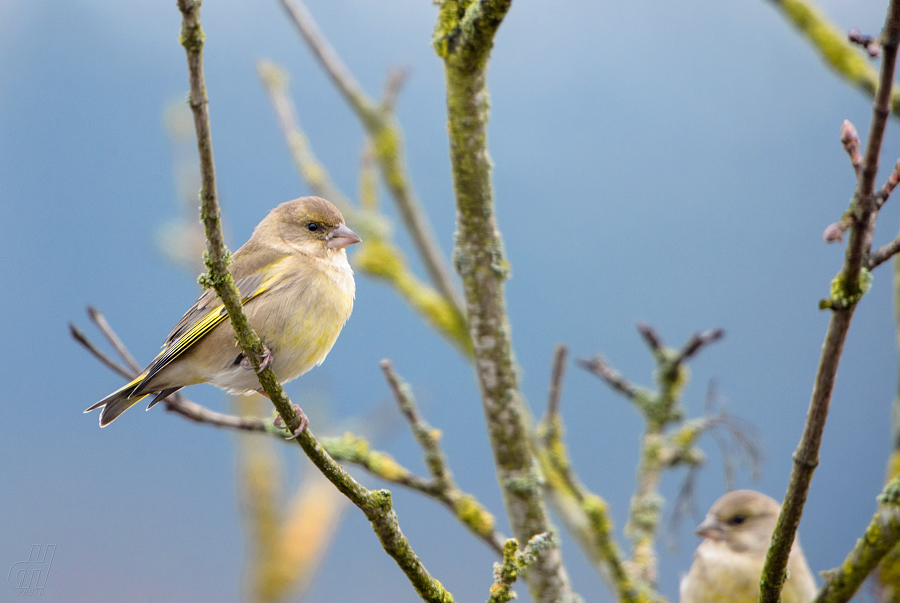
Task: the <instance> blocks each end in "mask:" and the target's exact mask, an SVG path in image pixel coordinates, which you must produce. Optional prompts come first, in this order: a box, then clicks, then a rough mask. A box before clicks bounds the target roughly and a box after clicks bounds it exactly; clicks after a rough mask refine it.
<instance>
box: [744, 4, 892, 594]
mask: <svg viewBox="0 0 900 603" xmlns="http://www.w3.org/2000/svg"><path fill="white" fill-rule="evenodd" d="M881 40H882V45H883V48H884V58H883V60H882V65H881V77H880V80H879V84H878V90H877V91H876V93H875V103H874V104H873V108H872V123H871V125H870V127H869V136H868V140H867V141H866V151H865V153H864V155H863V165H862V169H861V170H860V177H859V183H858V185H857V187H856V192H855V194H854V197H853V202H852V205H851V211H853V213H854V214H855V217H856V220H855V223H854V224H853V226H852V227H851V228H850V239H849V241H848V243H847V250H846V254H845V257H844V265H843V267H842V268H841V271H840V273H839V274H838V276H837V277H836V278H835V281H834V282H833V283H832V295H831V299H830V300H827V302H826V303H825V304H823V305H825V306H826V307H830V309H831V310H832V312H831V320H830V322H829V324H828V331H827V332H826V334H825V342H824V344H823V346H822V354H821V356H820V359H819V367H818V369H817V371H816V379H815V384H814V386H813V392H812V397H811V399H810V403H809V411H808V413H807V416H806V425H805V426H804V429H803V435H802V436H801V438H800V443H799V445H798V447H797V450H796V452H794V457H793V458H794V465H793V468H792V470H791V477H790V480H789V482H788V487H787V492H786V494H785V497H784V502H783V503H782V506H781V513H780V514H779V516H778V523H777V524H776V527H775V531H774V533H773V534H772V545H771V546H770V548H769V552H768V555H767V556H766V562H765V565H764V567H763V572H762V576H761V578H760V602H761V603H778V601H779V600H780V597H781V589H782V587H783V585H784V581H785V577H786V572H787V561H788V555H789V554H790V551H791V546H792V544H793V542H794V538H795V536H796V533H797V526H798V525H799V524H800V518H801V517H802V514H803V506H804V503H805V502H806V496H807V493H808V492H809V485H810V482H811V481H812V476H813V472H814V471H815V468H816V466H817V465H818V463H819V447H820V446H821V443H822V433H823V431H824V429H825V420H826V418H827V416H828V407H829V405H830V403H831V395H832V392H833V389H834V382H835V378H836V377H837V369H838V365H839V363H840V359H841V354H842V352H843V347H844V342H845V340H846V337H847V331H848V330H849V328H850V321H851V319H852V317H853V312H854V310H855V309H856V305H857V303H858V302H859V300H860V299H861V298H862V296H863V294H864V293H865V291H866V290H867V288H868V279H870V275H869V274H868V271H863V270H862V268H863V261H864V259H865V255H866V253H868V251H869V247H870V246H871V244H872V233H873V231H874V228H875V220H876V218H877V206H876V199H875V177H876V175H877V173H878V156H879V154H880V152H881V144H882V140H883V137H884V131H885V127H886V125H887V118H888V116H889V115H890V101H891V84H892V81H893V77H894V68H895V66H896V61H897V46H898V43H900V0H892V1H891V3H890V6H889V8H888V14H887V17H886V19H885V26H884V30H883V32H882V35H881Z"/></svg>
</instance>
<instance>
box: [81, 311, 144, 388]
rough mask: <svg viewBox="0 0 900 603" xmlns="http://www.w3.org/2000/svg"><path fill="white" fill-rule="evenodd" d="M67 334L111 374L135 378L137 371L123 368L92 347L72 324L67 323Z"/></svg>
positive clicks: (89, 341) (98, 349)
mask: <svg viewBox="0 0 900 603" xmlns="http://www.w3.org/2000/svg"><path fill="white" fill-rule="evenodd" d="M69 334H70V335H71V336H72V339H74V340H75V341H77V342H78V343H80V344H81V345H82V346H84V348H85V349H86V350H87V351H88V352H90V353H91V354H92V355H93V356H94V358H96V359H97V360H99V361H100V363H101V364H103V365H104V366H106V367H107V368H108V369H109V370H111V371H112V372H114V373H118V374H119V375H121V376H123V377H125V378H126V379H129V380H130V379H134V378H135V377H136V376H137V371H131V370H129V369H127V368H125V367H124V366H122V365H121V364H119V363H118V362H116V361H115V360H113V359H112V358H110V357H109V356H107V355H106V354H105V353H103V351H101V350H100V348H98V347H97V346H95V345H94V342H92V341H91V340H90V339H88V337H87V335H85V334H84V332H83V331H82V330H81V329H79V328H78V327H76V326H75V325H73V324H72V323H69Z"/></svg>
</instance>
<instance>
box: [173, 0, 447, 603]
mask: <svg viewBox="0 0 900 603" xmlns="http://www.w3.org/2000/svg"><path fill="white" fill-rule="evenodd" d="M178 8H179V10H180V11H181V13H182V16H183V22H182V30H181V43H182V45H183V46H184V49H185V53H186V55H187V61H188V71H189V79H190V84H191V94H190V106H191V109H192V111H193V114H194V125H195V128H196V133H197V145H198V149H199V152H200V168H201V173H202V182H203V188H202V189H201V200H202V206H201V217H202V218H203V222H204V226H205V229H206V239H207V247H208V257H207V261H206V264H207V268H208V269H209V274H208V275H207V278H206V279H205V280H206V282H207V283H208V284H209V285H210V286H212V287H214V288H215V290H216V294H217V295H218V296H219V298H220V299H221V300H222V303H223V305H224V306H225V308H226V310H227V311H228V317H229V319H230V321H231V324H232V327H233V328H234V331H235V335H236V336H237V340H238V343H239V344H240V347H241V350H242V351H243V353H244V357H245V358H247V359H248V360H249V361H250V363H251V365H252V366H253V368H254V370H256V371H257V373H258V377H259V382H260V385H261V386H262V388H263V389H264V390H265V392H266V394H267V395H268V396H269V398H270V399H271V400H272V403H273V404H274V405H275V407H276V408H277V409H278V412H279V414H280V415H281V417H282V419H283V421H284V424H285V425H287V426H288V427H289V428H290V430H291V432H293V433H295V434H296V435H297V437H296V440H297V442H298V443H299V444H300V446H301V447H302V448H303V451H304V452H305V453H306V455H307V456H308V457H309V459H310V460H311V461H312V462H313V464H315V465H316V467H318V468H319V470H320V471H321V472H322V473H323V475H325V477H326V478H328V480H329V481H330V482H331V483H332V484H334V485H335V486H336V487H337V489H338V490H340V491H341V492H342V493H343V494H344V495H345V496H347V498H349V499H350V501H351V502H353V503H354V504H355V505H356V506H357V507H358V508H359V509H360V510H362V511H363V513H365V515H366V517H367V518H368V519H369V521H370V522H371V523H372V528H373V529H374V531H375V533H376V534H377V536H378V539H379V540H380V541H381V544H382V546H383V547H384V549H385V551H386V552H387V553H388V554H389V555H390V556H391V557H393V558H394V560H395V561H396V562H397V565H398V566H399V567H400V568H401V570H403V573H404V574H406V576H407V578H408V579H409V580H410V582H411V583H412V585H413V587H414V588H415V589H416V591H417V592H418V593H419V596H420V597H422V598H423V599H425V600H426V601H433V602H441V603H449V602H451V601H452V600H453V597H452V596H451V595H450V593H448V592H447V591H446V590H445V589H444V587H443V586H442V585H441V583H440V582H438V581H437V580H435V579H434V578H432V577H431V575H430V574H429V573H428V570H426V569H425V566H424V565H423V564H422V562H421V561H420V560H419V558H418V556H417V555H416V554H415V553H414V552H413V550H412V547H411V546H410V544H409V541H407V539H406V537H405V536H404V535H403V533H402V532H401V531H400V525H399V522H398V521H397V516H396V514H395V513H394V511H393V508H392V504H391V493H390V492H388V491H387V490H379V491H370V490H367V489H366V488H364V487H363V486H362V485H361V484H359V483H358V482H357V481H356V480H354V479H353V478H352V477H351V476H350V475H349V474H348V473H347V472H346V471H345V470H344V469H343V468H342V467H341V466H340V465H339V464H337V463H336V462H335V461H334V459H332V458H331V457H330V456H329V455H328V453H327V452H326V451H325V450H324V449H323V448H322V446H321V444H320V443H319V442H318V441H317V440H316V439H315V437H314V436H313V435H312V433H311V431H310V430H309V429H305V430H302V431H301V430H300V429H299V425H300V417H299V413H298V412H297V411H295V409H294V407H293V405H292V404H291V401H290V400H289V399H288V397H287V395H285V393H284V390H283V389H282V387H281V384H280V383H278V380H277V377H276V376H275V373H274V371H272V367H271V366H268V367H266V368H264V369H262V370H261V367H262V360H263V352H264V349H263V345H262V342H261V341H260V339H259V336H258V335H257V334H256V333H255V332H254V331H253V329H252V328H251V326H250V323H249V321H248V320H247V317H246V315H245V314H244V311H243V307H242V305H241V300H240V297H239V295H238V292H237V288H236V287H235V286H234V281H233V279H232V278H231V274H230V273H229V271H228V252H227V250H226V248H225V242H224V239H223V237H222V228H221V216H220V210H219V204H218V200H217V195H216V184H215V169H214V166H213V155H212V138H211V135H210V129H209V112H208V100H207V96H206V84H205V82H204V78H203V55H202V51H203V43H204V34H203V31H202V29H201V26H200V1H199V0H178Z"/></svg>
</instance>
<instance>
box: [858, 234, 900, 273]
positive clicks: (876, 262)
mask: <svg viewBox="0 0 900 603" xmlns="http://www.w3.org/2000/svg"><path fill="white" fill-rule="evenodd" d="M898 252H900V237H897V238H896V239H894V240H893V241H891V242H890V243H886V244H884V245H882V246H881V247H879V248H878V249H876V250H875V251H874V252H872V253H871V254H869V259H868V261H866V266H867V267H868V268H869V270H873V269H875V267H877V266H880V265H881V264H883V263H885V262H886V261H888V260H889V259H891V258H892V257H894V256H895V255H896V254H897V253H898Z"/></svg>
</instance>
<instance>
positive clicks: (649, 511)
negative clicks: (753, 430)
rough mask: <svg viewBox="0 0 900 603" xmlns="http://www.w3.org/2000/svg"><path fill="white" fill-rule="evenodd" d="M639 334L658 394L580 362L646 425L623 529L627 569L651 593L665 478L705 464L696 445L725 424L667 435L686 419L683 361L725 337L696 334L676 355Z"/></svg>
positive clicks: (710, 422) (649, 334)
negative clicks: (652, 361)
mask: <svg viewBox="0 0 900 603" xmlns="http://www.w3.org/2000/svg"><path fill="white" fill-rule="evenodd" d="M638 331H639V332H640V334H641V336H642V337H643V339H644V341H645V342H646V343H647V346H648V347H649V348H650V351H651V353H652V354H653V357H654V359H655V360H656V371H655V373H654V379H655V381H656V386H657V389H656V391H654V390H651V389H649V388H645V387H640V386H637V385H634V384H632V383H631V382H629V381H628V380H627V379H625V378H624V377H623V376H622V375H621V374H619V373H618V371H616V370H615V369H613V368H612V367H611V366H609V365H608V364H607V363H606V361H604V360H603V359H602V358H601V357H600V356H595V357H594V358H592V359H590V360H585V359H581V360H578V364H579V365H580V366H582V367H583V368H585V369H586V370H588V371H590V372H592V373H593V374H595V375H597V376H598V377H599V378H600V379H602V380H603V381H604V382H605V383H606V384H607V385H609V386H610V387H611V388H612V389H613V390H614V391H616V392H617V393H620V394H622V395H624V396H625V397H626V398H628V399H629V400H630V401H631V403H632V404H634V406H635V407H636V408H637V409H638V411H639V412H640V413H641V415H642V416H643V418H644V422H645V424H646V428H645V431H644V434H643V435H642V437H641V450H640V461H639V464H638V471H637V487H636V489H635V493H634V495H633V496H632V499H631V508H630V510H629V514H628V523H627V524H626V525H625V534H626V536H628V538H629V540H630V541H631V558H630V560H629V561H628V563H627V565H626V569H627V570H628V571H629V572H630V573H631V576H632V579H633V580H634V581H635V582H637V583H638V584H643V585H646V587H647V588H649V589H651V592H652V589H655V588H656V577H657V556H656V549H655V538H656V531H657V528H658V526H659V522H660V519H661V516H662V504H663V499H662V497H661V496H660V494H659V481H660V479H661V477H662V473H663V471H664V470H666V469H670V468H672V467H677V466H682V465H687V466H691V467H696V466H699V465H700V464H702V463H703V461H704V459H705V457H704V455H703V453H702V452H701V451H700V450H699V449H697V448H696V447H695V443H696V440H697V438H698V437H699V436H700V434H702V433H704V432H705V431H707V430H709V429H712V428H714V427H718V426H719V424H720V423H721V420H719V419H716V418H710V417H706V418H703V419H698V420H695V421H689V422H686V423H684V424H682V425H681V426H680V427H679V428H678V429H677V430H675V431H673V432H671V433H667V432H666V431H667V429H668V428H669V427H670V426H672V425H675V424H678V423H680V422H681V421H683V419H684V411H683V410H682V408H681V395H682V392H683V391H684V387H685V386H686V385H687V381H688V378H689V371H688V369H687V366H685V362H686V361H687V360H689V359H690V358H692V357H693V356H695V355H696V354H697V352H698V351H700V350H701V349H702V348H703V347H705V346H707V345H709V344H711V343H713V342H715V341H718V340H719V339H721V337H722V336H723V334H724V333H723V331H722V330H721V329H713V330H711V331H707V332H705V333H695V334H693V335H691V337H690V338H689V339H688V341H687V342H686V343H685V344H684V345H683V346H682V347H681V349H678V350H676V349H671V348H667V347H666V346H664V345H663V343H662V340H661V338H660V337H659V335H658V334H657V333H656V331H655V330H653V329H652V328H650V327H649V326H647V325H644V324H639V325H638Z"/></svg>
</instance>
